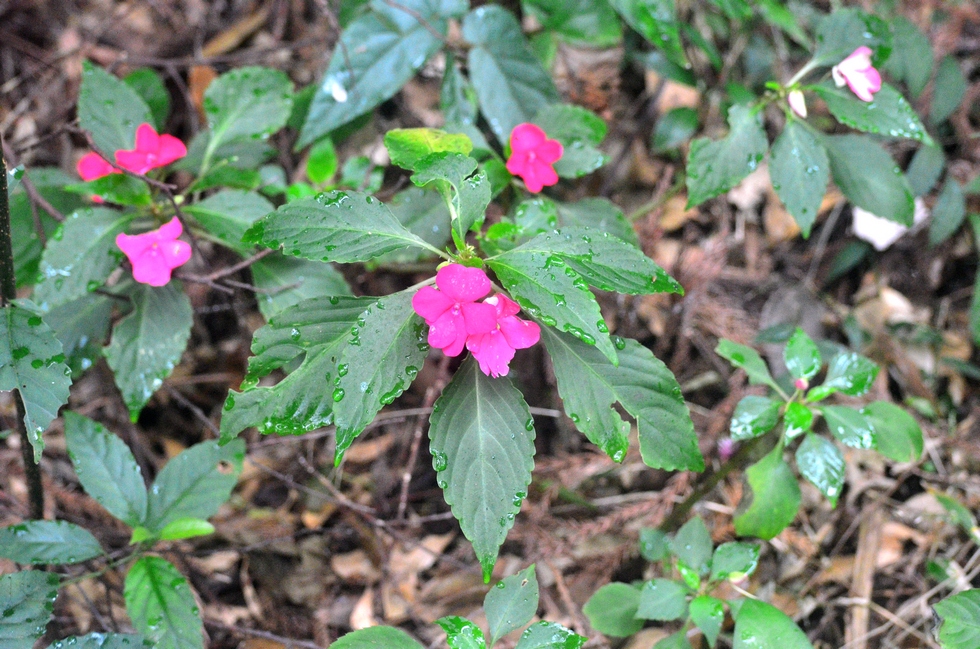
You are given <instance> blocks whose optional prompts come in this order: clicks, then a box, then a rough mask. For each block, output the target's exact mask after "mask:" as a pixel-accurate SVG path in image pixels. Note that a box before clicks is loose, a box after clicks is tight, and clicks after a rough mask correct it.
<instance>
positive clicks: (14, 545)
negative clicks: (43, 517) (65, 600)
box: [0, 521, 102, 644]
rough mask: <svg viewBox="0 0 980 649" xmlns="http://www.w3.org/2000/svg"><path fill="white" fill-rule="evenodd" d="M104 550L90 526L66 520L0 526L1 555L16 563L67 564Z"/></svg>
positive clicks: (87, 558)
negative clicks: (91, 531) (85, 526)
mask: <svg viewBox="0 0 980 649" xmlns="http://www.w3.org/2000/svg"><path fill="white" fill-rule="evenodd" d="M101 554H102V546H100V545H99V542H98V541H96V540H95V537H94V536H92V534H91V533H90V532H89V531H88V530H86V529H85V528H84V527H79V526H78V525H75V524H73V523H69V522H67V521H25V522H23V523H18V524H16V525H11V526H9V527H3V528H0V556H2V557H4V558H6V559H11V560H13V561H16V562H17V563H26V564H45V563H50V564H55V565H64V564H72V563H80V562H82V561H87V560H89V559H92V558H94V557H97V556H99V555H101ZM4 618H6V615H5V616H4ZM4 623H5V624H6V619H5V620H4ZM0 644H2V642H0Z"/></svg>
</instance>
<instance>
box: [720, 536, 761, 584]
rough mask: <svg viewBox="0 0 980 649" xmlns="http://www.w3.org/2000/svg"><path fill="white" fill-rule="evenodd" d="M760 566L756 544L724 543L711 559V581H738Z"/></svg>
mask: <svg viewBox="0 0 980 649" xmlns="http://www.w3.org/2000/svg"><path fill="white" fill-rule="evenodd" d="M758 565H759V546H758V545H756V544H754V543H722V544H721V545H719V546H718V549H716V550H715V554H714V556H713V557H712V558H711V580H712V581H720V580H722V579H732V580H733V581H737V580H739V579H741V578H742V577H745V576H747V575H751V574H752V573H753V572H755V569H756V566H758Z"/></svg>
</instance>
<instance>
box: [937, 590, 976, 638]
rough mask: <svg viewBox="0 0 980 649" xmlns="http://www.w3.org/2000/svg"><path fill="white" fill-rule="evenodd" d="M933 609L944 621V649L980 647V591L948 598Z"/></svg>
mask: <svg viewBox="0 0 980 649" xmlns="http://www.w3.org/2000/svg"><path fill="white" fill-rule="evenodd" d="M933 608H935V609H936V615H938V616H939V617H940V618H941V619H942V621H943V622H942V626H940V627H939V642H941V643H942V645H943V649H970V648H972V647H976V646H980V589H976V588H975V589H973V590H967V591H964V592H962V593H959V594H958V595H953V596H952V597H947V598H946V599H944V600H943V601H941V602H939V603H938V604H936V605H935V606H934V607H933Z"/></svg>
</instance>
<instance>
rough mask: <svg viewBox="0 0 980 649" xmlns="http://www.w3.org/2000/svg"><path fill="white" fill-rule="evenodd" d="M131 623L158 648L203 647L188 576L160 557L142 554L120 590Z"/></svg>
mask: <svg viewBox="0 0 980 649" xmlns="http://www.w3.org/2000/svg"><path fill="white" fill-rule="evenodd" d="M123 597H124V598H125V600H126V612H127V613H129V617H130V619H131V620H132V621H133V626H134V627H136V630H137V631H139V632H140V633H142V634H143V636H144V637H145V638H146V639H147V640H149V641H150V642H152V643H153V646H154V647H156V648H157V649H203V647H204V637H203V630H204V629H203V625H202V623H201V617H200V615H199V613H198V610H197V604H196V602H195V600H194V594H193V593H192V592H191V589H190V586H189V585H188V584H187V580H186V579H184V576H183V575H181V574H180V571H179V570H177V569H176V568H175V567H174V566H173V565H172V564H171V563H170V562H168V561H166V560H164V559H161V558H160V557H154V556H144V557H141V558H140V559H138V560H137V561H136V563H134V564H133V566H132V567H131V568H130V569H129V573H128V574H127V575H126V586H125V589H124V592H123Z"/></svg>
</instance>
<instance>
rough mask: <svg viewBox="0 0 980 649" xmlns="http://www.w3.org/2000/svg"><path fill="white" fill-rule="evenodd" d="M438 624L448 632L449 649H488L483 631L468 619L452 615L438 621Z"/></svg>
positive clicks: (447, 642)
mask: <svg viewBox="0 0 980 649" xmlns="http://www.w3.org/2000/svg"><path fill="white" fill-rule="evenodd" d="M436 624H438V625H439V626H441V627H442V630H443V631H445V632H446V635H447V636H448V637H447V638H446V644H448V645H449V649H486V646H487V640H486V638H485V637H484V636H483V631H482V630H480V627H478V626H477V625H475V624H473V623H472V622H470V621H469V620H467V619H466V618H463V617H458V616H455V615H450V616H447V617H444V618H441V619H438V620H436Z"/></svg>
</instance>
